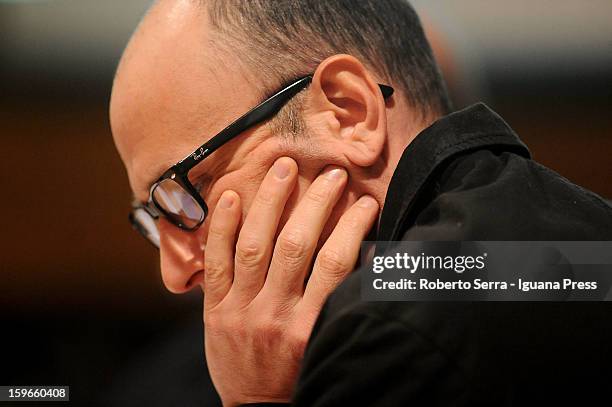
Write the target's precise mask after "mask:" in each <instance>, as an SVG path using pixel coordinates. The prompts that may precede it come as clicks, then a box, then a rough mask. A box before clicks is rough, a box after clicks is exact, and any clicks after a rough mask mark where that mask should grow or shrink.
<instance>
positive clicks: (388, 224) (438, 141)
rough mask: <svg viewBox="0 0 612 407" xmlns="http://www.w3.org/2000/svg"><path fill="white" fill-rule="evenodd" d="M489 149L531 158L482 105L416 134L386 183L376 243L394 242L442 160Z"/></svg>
mask: <svg viewBox="0 0 612 407" xmlns="http://www.w3.org/2000/svg"><path fill="white" fill-rule="evenodd" d="M490 147H495V148H496V149H497V150H498V151H499V150H500V149H501V150H503V151H512V152H514V153H517V154H519V155H522V156H524V157H526V158H530V157H531V156H530V153H529V150H528V149H527V146H525V144H523V143H522V142H521V140H520V139H519V138H518V136H517V135H516V134H515V133H514V131H513V130H512V129H511V128H510V126H509V125H508V124H507V123H506V122H505V121H504V120H503V119H502V118H501V117H500V116H499V115H498V114H497V113H495V112H494V111H493V110H491V109H490V108H489V107H487V106H486V105H485V104H484V103H478V104H476V105H473V106H470V107H468V108H466V109H463V110H460V111H457V112H455V113H452V114H450V115H448V116H445V117H443V118H441V119H439V120H438V121H436V122H435V123H433V124H432V125H431V126H429V127H428V128H426V129H425V130H423V131H422V132H421V133H419V135H418V136H417V137H416V138H415V139H414V140H413V141H412V142H411V143H410V144H409V145H408V147H407V148H406V149H405V150H404V153H403V154H402V156H401V158H400V160H399V163H398V165H397V168H396V169H395V172H394V173H393V177H392V178H391V182H390V183H389V188H388V189H387V196H386V198H385V205H384V208H383V211H382V215H381V218H380V224H379V229H378V234H377V240H379V241H391V240H397V238H398V237H399V236H398V234H399V232H400V231H401V229H400V228H401V226H402V223H403V221H404V220H405V218H406V215H407V214H408V213H409V212H410V210H411V208H412V207H413V205H414V203H415V200H416V198H417V196H418V194H419V192H420V191H422V190H423V187H424V186H425V185H426V182H427V180H428V179H430V178H431V177H432V175H433V174H434V172H435V171H436V169H437V168H439V167H440V166H441V165H442V164H443V163H444V162H445V161H446V160H448V159H449V158H451V157H452V156H455V155H457V154H460V153H462V152H466V151H468V150H476V149H481V148H490Z"/></svg>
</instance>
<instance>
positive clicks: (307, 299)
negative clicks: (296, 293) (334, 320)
mask: <svg viewBox="0 0 612 407" xmlns="http://www.w3.org/2000/svg"><path fill="white" fill-rule="evenodd" d="M378 212H379V207H378V202H376V200H375V199H374V198H372V197H370V196H367V195H366V196H362V197H361V198H360V199H359V200H358V201H357V202H356V203H355V204H354V205H353V206H352V207H351V208H350V209H349V210H348V211H346V212H345V213H344V214H343V215H342V217H341V218H340V220H339V221H338V225H337V226H336V228H335V229H334V231H333V232H332V234H331V235H330V236H329V238H328V239H327V241H326V242H325V244H324V245H323V247H322V248H321V250H319V253H318V255H317V258H316V260H315V262H314V267H313V270H312V274H311V276H310V278H309V280H308V284H307V285H306V290H305V292H304V298H303V300H302V301H303V305H304V306H305V307H306V308H309V309H310V310H312V311H313V312H314V311H316V312H317V313H318V311H319V310H320V309H321V307H322V306H323V303H324V302H325V300H326V299H327V297H328V295H329V294H330V293H331V292H332V291H333V290H334V289H335V288H336V286H337V285H338V284H339V283H340V282H341V281H342V280H344V279H345V278H346V276H347V275H348V274H349V273H351V272H352V271H353V269H354V267H355V263H356V262H357V258H358V256H359V251H360V250H359V249H360V246H361V242H362V241H363V239H365V237H366V236H367V234H368V232H369V231H370V229H371V228H372V226H373V225H374V222H375V221H376V219H377V217H378Z"/></svg>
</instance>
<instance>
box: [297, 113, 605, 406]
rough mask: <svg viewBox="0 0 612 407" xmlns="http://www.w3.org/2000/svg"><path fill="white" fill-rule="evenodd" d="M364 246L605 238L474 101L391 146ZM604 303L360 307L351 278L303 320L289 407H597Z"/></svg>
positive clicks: (581, 193)
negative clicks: (310, 322) (388, 174)
mask: <svg viewBox="0 0 612 407" xmlns="http://www.w3.org/2000/svg"><path fill="white" fill-rule="evenodd" d="M377 240H380V241H390V240H612V208H611V207H610V206H609V205H608V204H607V203H606V202H605V201H603V200H602V199H601V198H600V197H598V196H597V195H595V194H593V193H591V192H589V191H586V190H584V189H583V188H580V187H579V186H576V185H574V184H572V183H571V182H569V181H567V180H566V179H564V178H562V177H561V176H559V175H558V174H556V173H554V172H553V171H551V170H549V169H548V168H545V167H543V166H542V165H540V164H538V163H536V162H535V161H532V160H531V159H530V154H529V151H528V150H527V148H526V147H525V145H523V144H522V143H521V141H520V140H519V139H518V137H517V136H516V135H515V134H514V132H513V131H512V129H510V127H509V126H508V125H507V124H506V123H505V122H504V121H503V120H502V119H501V118H500V117H499V116H498V115H497V114H495V113H494V112H493V111H491V110H490V109H489V108H487V107H486V106H485V105H483V104H478V105H475V106H473V107H470V108H468V109H465V110H463V111H460V112H456V113H453V114H451V115H449V116H446V117H444V118H442V119H440V120H439V121H437V122H436V123H434V124H433V125H432V126H430V127H429V128H427V129H426V130H424V131H423V132H422V133H421V134H419V135H418V136H417V137H416V139H415V140H414V141H413V142H412V143H411V144H410V145H409V146H408V148H407V149H406V150H405V152H404V154H403V156H402V158H401V160H400V162H399V165H398V167H397V169H396V171H395V173H394V175H393V178H392V180H391V183H390V185H389V189H388V192H387V197H386V201H385V206H384V209H383V212H382V215H381V221H380V224H379V229H378V235H377ZM608 304H609V303H605V302H599V303H575V302H574V303H560V302H540V303H525V302H522V303H521V302H515V303H511V302H507V303H492V302H464V303H451V302H427V303H425V302H419V303H417V302H364V301H361V299H360V272H359V271H356V272H355V273H353V274H352V275H351V276H350V277H349V278H348V279H347V280H346V281H345V282H344V283H343V284H342V285H341V286H340V287H339V288H338V289H337V290H336V291H335V292H334V293H333V294H332V295H331V297H330V298H329V299H328V301H327V303H326V305H325V307H324V309H323V311H322V313H321V315H320V317H319V319H318V321H317V324H316V326H315V328H314V330H313V333H312V336H311V340H310V342H309V346H308V348H307V351H306V354H305V359H304V363H303V367H302V372H301V375H300V378H299V383H298V385H297V390H296V394H295V397H294V401H293V404H294V405H296V406H308V407H313V406H346V405H364V406H379V405H390V406H414V405H423V406H435V405H442V406H455V405H470V406H471V405H497V406H502V405H503V406H505V405H519V406H523V405H533V404H536V403H540V404H542V405H559V404H563V405H568V404H572V403H577V404H576V405H584V404H585V401H587V400H597V399H598V398H597V397H600V396H605V398H604V399H600V400H601V401H600V402H602V403H604V404H609V403H610V398H611V397H610V395H609V394H608V393H607V392H608V390H609V388H610V387H609V386H610V385H611V384H612V307H610V306H609V305H608ZM606 400H607V401H606Z"/></svg>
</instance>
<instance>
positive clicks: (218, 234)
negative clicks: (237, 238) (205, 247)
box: [208, 222, 227, 240]
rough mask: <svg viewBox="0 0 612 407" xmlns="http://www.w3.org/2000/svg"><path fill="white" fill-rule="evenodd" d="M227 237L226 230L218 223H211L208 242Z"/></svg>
mask: <svg viewBox="0 0 612 407" xmlns="http://www.w3.org/2000/svg"><path fill="white" fill-rule="evenodd" d="M226 235H227V233H226V230H225V229H224V228H222V227H221V226H220V225H219V224H217V222H212V223H211V225H210V228H209V229H208V240H210V239H211V238H213V239H216V240H221V239H225V237H226Z"/></svg>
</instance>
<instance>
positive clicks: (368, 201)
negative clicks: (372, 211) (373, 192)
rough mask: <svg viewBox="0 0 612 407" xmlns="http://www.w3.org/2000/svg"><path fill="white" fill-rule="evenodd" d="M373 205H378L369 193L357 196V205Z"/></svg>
mask: <svg viewBox="0 0 612 407" xmlns="http://www.w3.org/2000/svg"><path fill="white" fill-rule="evenodd" d="M374 205H378V202H376V200H375V199H374V198H372V197H371V196H369V195H364V196H362V197H361V198H359V202H357V206H359V207H361V208H372V207H374Z"/></svg>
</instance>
